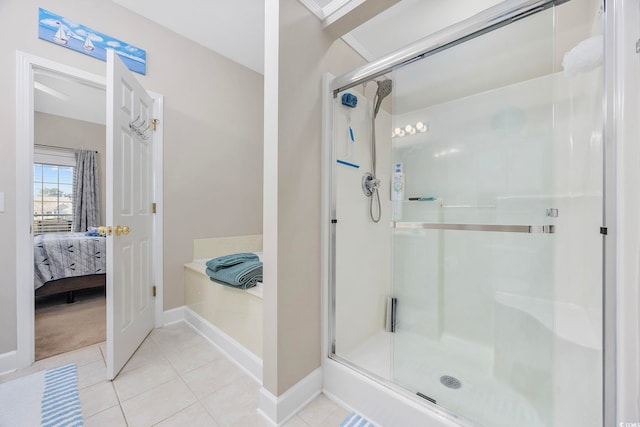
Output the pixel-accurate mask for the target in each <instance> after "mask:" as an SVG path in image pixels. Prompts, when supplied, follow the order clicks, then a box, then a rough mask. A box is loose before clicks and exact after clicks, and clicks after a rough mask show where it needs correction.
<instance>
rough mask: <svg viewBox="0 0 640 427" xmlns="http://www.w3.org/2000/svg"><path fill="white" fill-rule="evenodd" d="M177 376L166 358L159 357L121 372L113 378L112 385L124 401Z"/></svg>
mask: <svg viewBox="0 0 640 427" xmlns="http://www.w3.org/2000/svg"><path fill="white" fill-rule="evenodd" d="M177 377H178V373H177V372H176V371H175V369H173V366H171V364H170V363H169V362H168V361H167V360H165V359H159V360H154V361H152V362H149V363H147V364H145V365H142V366H140V367H138V368H136V369H132V370H130V371H127V372H123V373H121V374H120V375H118V376H117V377H116V379H115V380H113V385H114V386H115V389H116V392H117V393H118V397H119V398H120V401H122V402H124V401H125V400H128V399H131V398H132V397H134V396H137V395H139V394H141V393H144V392H145V391H147V390H151V389H153V388H154V387H156V386H159V385H161V384H164V383H166V382H168V381H171V380H172V379H174V378H177Z"/></svg>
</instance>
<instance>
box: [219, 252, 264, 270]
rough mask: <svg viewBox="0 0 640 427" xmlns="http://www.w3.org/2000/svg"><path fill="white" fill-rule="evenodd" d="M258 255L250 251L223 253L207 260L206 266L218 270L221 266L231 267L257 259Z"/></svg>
mask: <svg viewBox="0 0 640 427" xmlns="http://www.w3.org/2000/svg"><path fill="white" fill-rule="evenodd" d="M259 259H260V258H258V255H256V254H253V253H251V252H243V253H239V254H231V255H225V256H221V257H218V258H214V259H210V260H209V261H207V268H208V269H210V270H213V271H218V270H220V269H223V268H227V267H232V266H234V265H237V264H240V263H241V262H245V261H258V260H259Z"/></svg>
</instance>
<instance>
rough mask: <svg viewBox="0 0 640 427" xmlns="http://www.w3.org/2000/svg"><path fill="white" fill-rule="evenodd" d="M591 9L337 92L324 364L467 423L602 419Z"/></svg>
mask: <svg viewBox="0 0 640 427" xmlns="http://www.w3.org/2000/svg"><path fill="white" fill-rule="evenodd" d="M600 5H601V3H600V2H597V1H569V2H565V3H562V5H560V6H553V7H549V8H546V9H544V10H541V11H537V12H536V13H532V14H527V15H526V16H523V17H521V19H516V20H513V21H512V22H510V23H508V24H507V25H503V26H500V27H498V28H491V29H490V30H488V31H485V32H483V33H482V34H473V35H469V37H465V38H464V40H460V41H459V42H457V43H453V44H452V45H449V46H447V47H446V48H442V49H439V50H438V51H436V52H431V53H429V54H428V55H425V56H424V57H423V58H421V59H419V60H416V61H414V62H411V63H410V64H408V65H404V66H400V67H398V68H396V69H394V70H393V71H390V72H389V73H388V74H386V75H384V76H380V77H377V78H376V81H374V80H371V81H368V82H367V83H366V84H364V85H359V86H355V87H351V88H350V89H348V90H346V91H343V92H341V93H338V96H337V97H336V98H335V99H334V108H333V117H334V123H333V129H334V147H333V153H334V164H333V178H332V179H333V180H332V197H333V208H334V212H332V214H333V215H334V216H332V219H333V220H334V221H333V222H334V225H333V227H334V228H333V232H334V235H333V240H332V245H333V248H332V258H333V265H332V267H333V270H332V284H333V286H332V287H331V292H332V294H331V295H330V298H331V300H330V301H331V303H332V314H333V317H332V322H331V329H332V330H331V332H330V335H331V338H332V341H331V353H332V357H334V358H336V359H338V360H340V361H342V362H344V363H346V364H348V365H350V366H351V367H353V368H355V369H358V370H360V371H361V372H363V373H365V374H367V375H369V376H371V377H373V378H376V379H377V380H379V381H382V382H384V383H386V384H387V385H389V386H390V387H392V388H394V389H396V390H398V391H399V392H401V393H405V394H406V395H407V396H411V398H413V399H415V400H416V401H419V402H423V403H424V404H425V405H427V406H431V407H433V408H438V409H440V410H442V411H443V412H445V413H448V414H451V415H452V416H454V417H455V418H456V419H459V420H460V419H461V420H467V421H469V422H470V423H471V424H479V425H485V426H491V427H502V426H503V427H512V426H519V427H542V426H545V427H550V426H556V427H564V426H569V425H579V426H592V427H596V426H600V425H601V422H602V345H601V343H602V296H601V295H602V259H603V257H602V236H601V235H600V226H601V225H602V205H603V195H602V176H603V169H602V164H603V155H602V153H603V147H602V128H603V111H602V104H603V103H602V100H603V70H602V65H601V58H602V50H603V43H602V24H601V23H602V10H601V9H600ZM599 58H600V60H599ZM585 59H587V60H585ZM385 79H391V81H392V85H393V86H392V91H391V94H390V95H389V94H388V84H387V83H384V84H381V83H380V82H381V81H382V80H385ZM381 88H382V89H386V90H382V92H384V93H385V94H386V95H388V96H386V98H385V99H384V100H383V101H382V103H381V108H380V111H379V114H378V115H377V117H376V119H375V121H374V120H373V111H374V109H375V104H376V93H378V94H379V93H381ZM343 96H346V98H348V99H345V102H343ZM354 97H355V98H357V102H349V100H350V101H353V100H354ZM374 123H375V141H376V143H375V151H376V153H375V154H376V156H375V158H376V163H377V170H376V173H375V174H374V175H375V177H376V178H377V179H379V180H380V187H379V195H380V201H381V204H380V211H381V219H380V221H379V222H375V221H373V220H372V215H371V213H370V210H371V209H372V204H371V198H370V197H367V196H365V195H364V194H363V186H364V184H363V175H364V174H365V172H372V169H373V161H372V160H373V157H372V152H373V147H372V140H373V139H374V138H373V129H374V127H373V126H374ZM375 208H376V205H375V203H374V204H373V209H374V210H375Z"/></svg>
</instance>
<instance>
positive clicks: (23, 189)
mask: <svg viewBox="0 0 640 427" xmlns="http://www.w3.org/2000/svg"><path fill="white" fill-rule="evenodd" d="M32 65H33V59H32V58H31V57H30V56H29V55H26V54H24V53H22V52H20V51H17V52H16V286H17V288H16V322H17V325H16V341H17V350H16V359H17V360H16V362H17V368H18V369H20V368H26V367H27V366H29V365H31V364H32V363H33V360H34V357H35V356H34V340H33V336H34V333H33V331H34V307H33V301H34V298H35V291H34V288H33V286H29V284H30V283H33V262H32V261H31V260H32V259H33V239H32V238H31V224H32V222H31V220H30V218H33V202H32V200H30V197H29V195H31V194H32V192H33V184H32V180H33V176H32V175H33V173H31V172H30V171H31V168H32V167H31V166H29V165H32V164H33V148H32V147H33V105H34V101H33V68H32ZM27 172H29V173H27ZM20 284H22V286H20Z"/></svg>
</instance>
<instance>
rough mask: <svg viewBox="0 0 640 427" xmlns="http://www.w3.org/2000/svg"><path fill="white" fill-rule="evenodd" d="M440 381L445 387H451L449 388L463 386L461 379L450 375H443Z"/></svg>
mask: <svg viewBox="0 0 640 427" xmlns="http://www.w3.org/2000/svg"><path fill="white" fill-rule="evenodd" d="M440 382H441V383H442V385H444V386H445V387H449V388H456V389H457V388H460V387H462V383H461V382H460V380H459V379H457V378H456V377H451V376H449V375H443V376H441V377H440Z"/></svg>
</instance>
